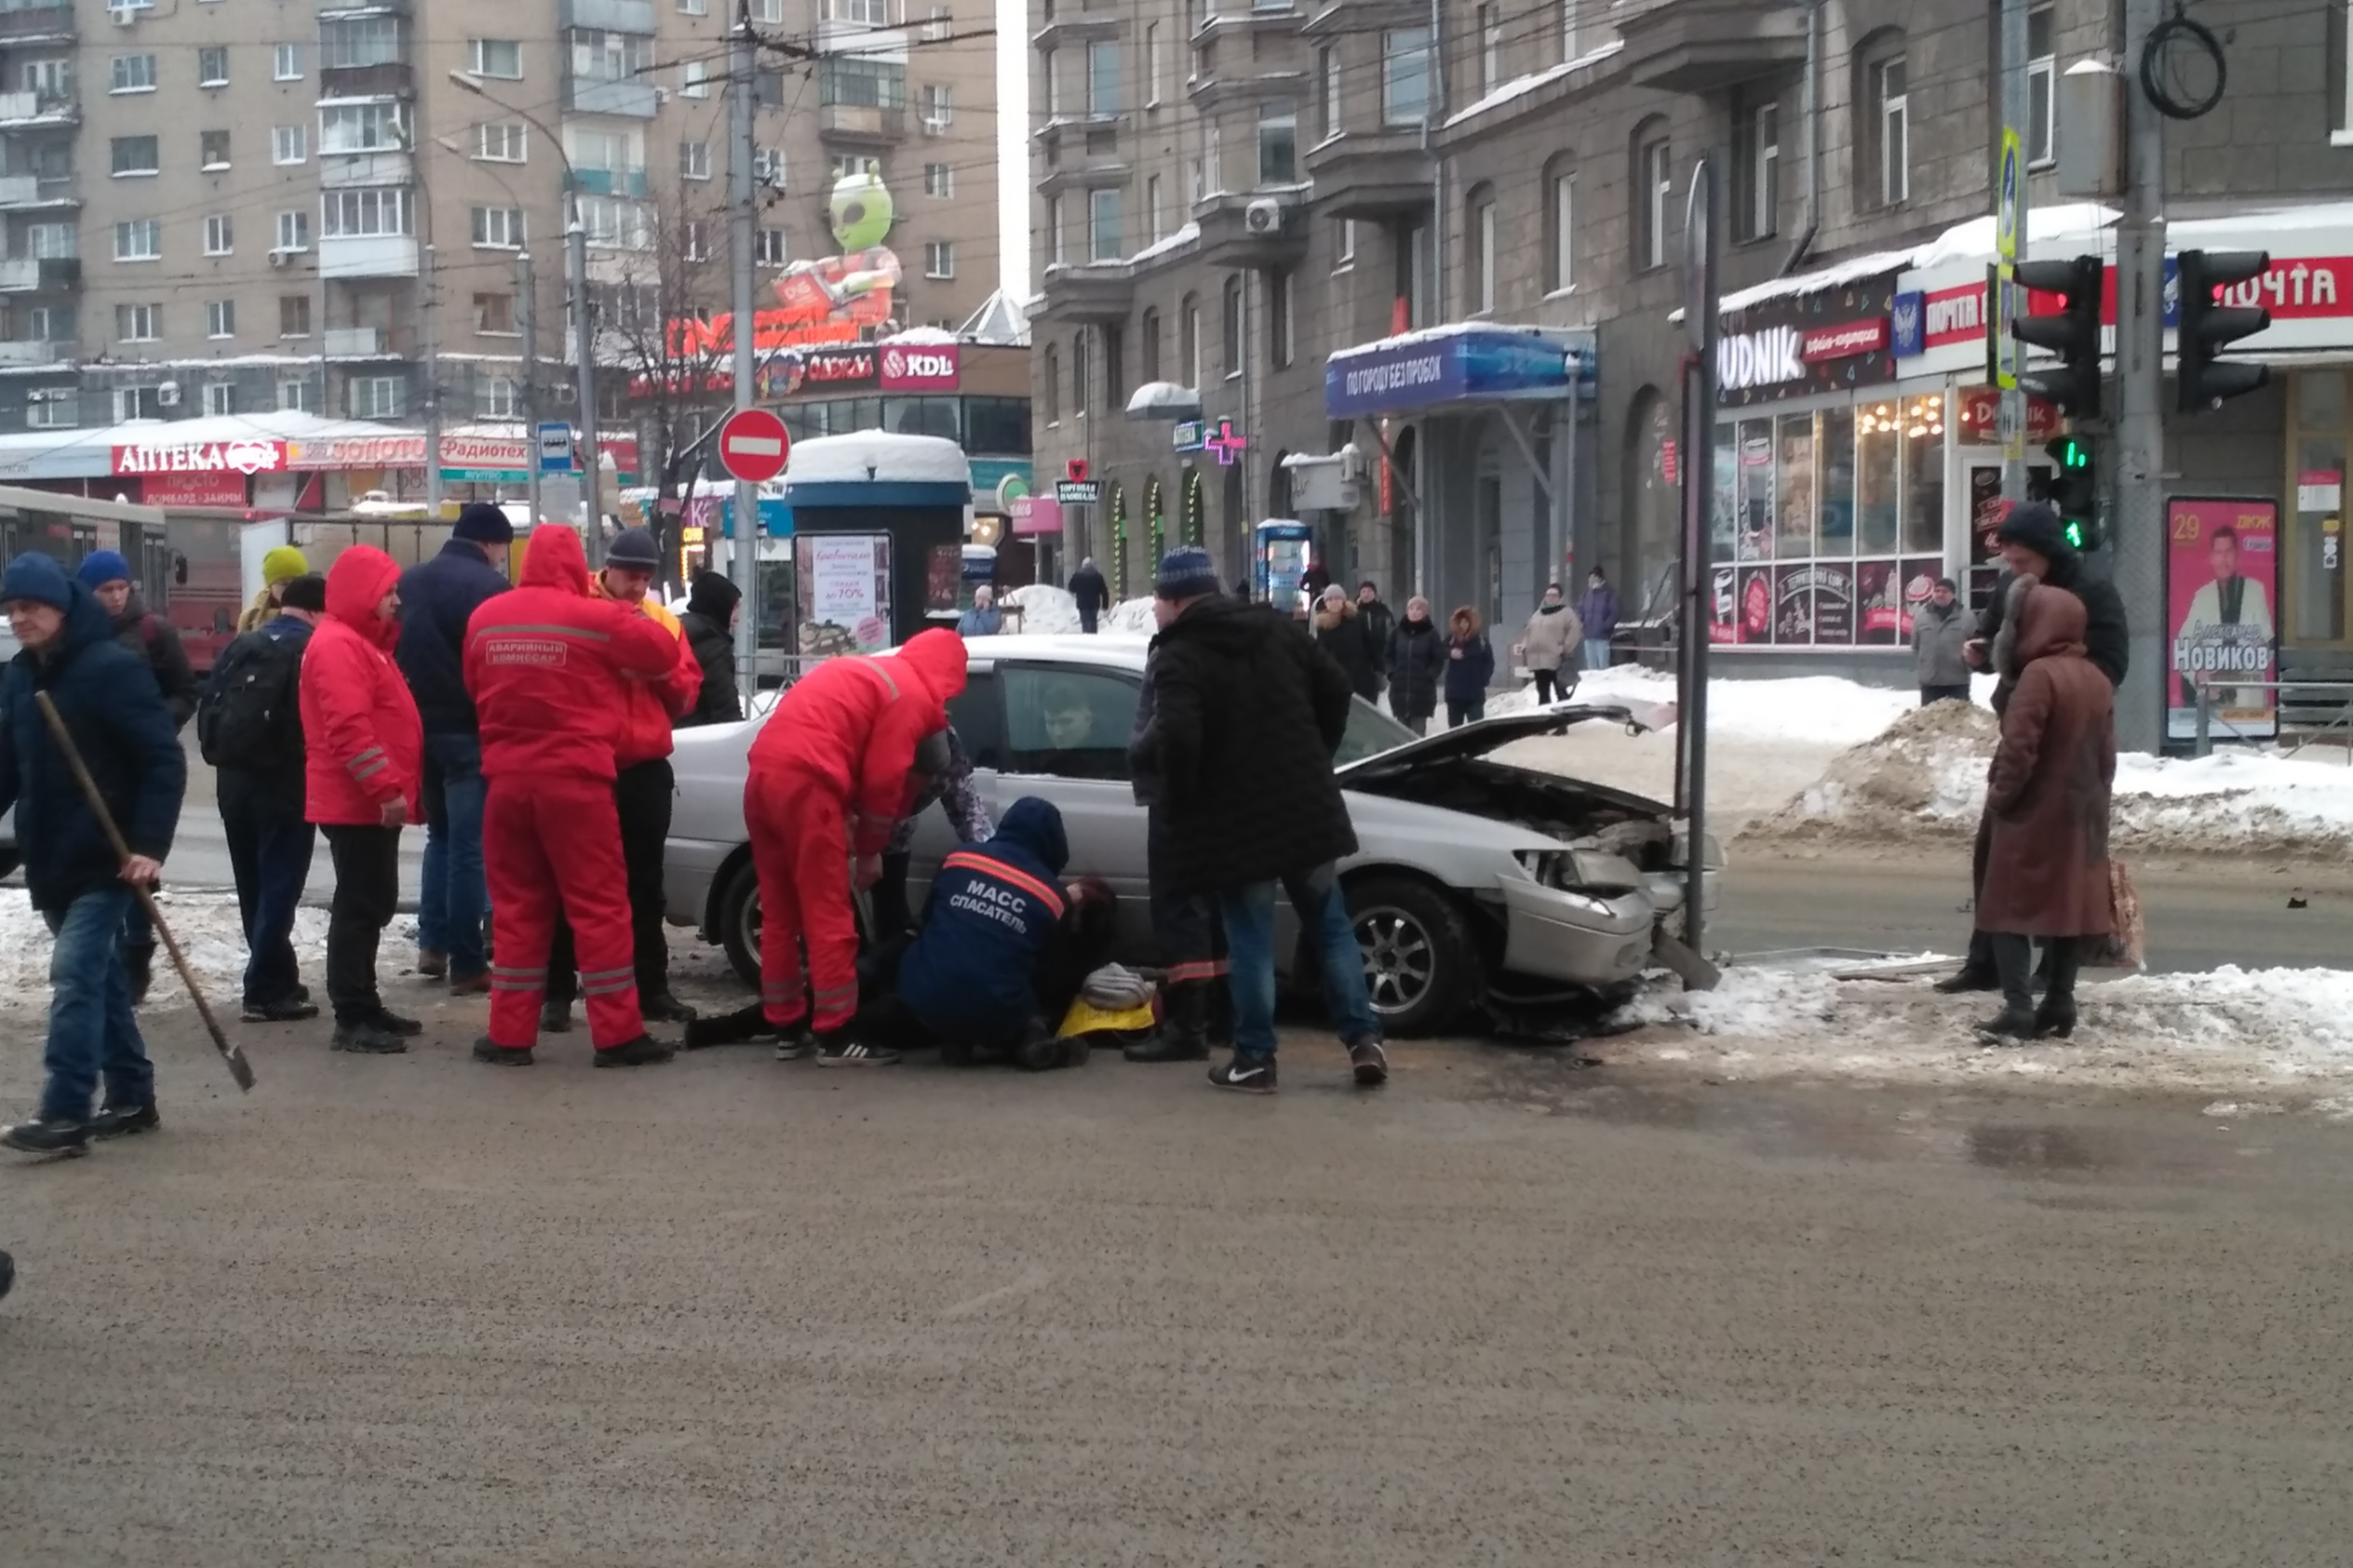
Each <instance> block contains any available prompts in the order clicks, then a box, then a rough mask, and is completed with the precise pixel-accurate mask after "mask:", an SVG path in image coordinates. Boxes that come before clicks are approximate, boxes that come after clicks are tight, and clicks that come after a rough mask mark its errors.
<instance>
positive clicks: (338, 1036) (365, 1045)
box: [331, 1018, 409, 1056]
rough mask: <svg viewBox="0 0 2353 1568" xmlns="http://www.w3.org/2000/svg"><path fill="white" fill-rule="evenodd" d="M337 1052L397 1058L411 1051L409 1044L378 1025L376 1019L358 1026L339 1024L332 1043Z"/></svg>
mask: <svg viewBox="0 0 2353 1568" xmlns="http://www.w3.org/2000/svg"><path fill="white" fill-rule="evenodd" d="M331 1043H332V1047H333V1049H335V1050H337V1051H348V1052H351V1053H352V1054H353V1055H355V1056H397V1055H399V1054H401V1053H402V1052H405V1051H407V1050H408V1049H409V1042H408V1041H407V1040H405V1039H401V1038H400V1037H399V1036H398V1035H396V1034H393V1033H391V1032H389V1031H388V1030H386V1029H384V1028H383V1026H381V1025H378V1024H377V1023H376V1021H375V1020H374V1019H372V1018H371V1019H366V1020H363V1021H362V1022H360V1023H357V1024H338V1025H335V1038H334V1040H333V1041H332V1042H331Z"/></svg>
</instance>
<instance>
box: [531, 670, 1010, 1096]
mask: <svg viewBox="0 0 2353 1568" xmlns="http://www.w3.org/2000/svg"><path fill="white" fill-rule="evenodd" d="M962 690H964V639H963V638H961V637H958V636H957V635H956V634H955V633H954V632H951V631H948V630H946V629H944V628H941V629H934V630H932V631H928V632H918V633H917V634H916V635H915V636H914V637H910V638H908V643H907V646H906V647H904V648H902V649H900V650H898V651H897V652H896V653H893V654H885V655H883V656H881V657H879V658H840V659H829V660H827V662H826V663H822V664H819V665H818V666H817V667H816V668H815V669H814V670H813V671H811V672H810V673H809V674H808V675H806V676H804V677H801V678H800V680H799V681H797V682H795V683H794V685H793V686H792V687H791V688H790V689H789V690H787V691H786V692H785V694H784V696H783V698H782V699H781V700H779V701H778V702H777V704H776V707H775V711H774V712H773V713H772V714H771V715H770V716H769V719H768V722H767V724H766V725H764V726H763V727H762V728H761V730H760V737H759V739H757V740H755V741H754V742H753V743H752V751H751V772H750V777H749V778H748V779H746V782H745V784H744V821H745V824H746V825H747V826H748V827H749V828H750V829H751V838H752V865H753V868H754V869H755V871H756V872H757V873H758V874H759V877H760V1006H761V1011H762V1012H763V1014H764V1015H765V1017H766V1018H767V1021H768V1023H769V1025H770V1026H771V1027H772V1028H774V1029H777V1030H780V1031H782V1032H783V1033H784V1037H785V1040H784V1043H783V1044H780V1045H779V1046H778V1047H777V1049H776V1054H777V1055H778V1056H780V1057H787V1058H789V1057H793V1056H799V1055H800V1054H801V1053H802V1052H804V1051H805V1050H806V1049H807V1045H806V1042H804V1041H803V1040H802V1039H801V1038H800V1031H801V1030H802V1028H803V1027H804V1026H813V1028H814V1029H815V1031H816V1035H817V1039H816V1045H817V1052H818V1054H817V1060H818V1062H819V1063H820V1064H821V1065H827V1066H838V1065H845V1064H859V1065H864V1064H868V1063H875V1064H880V1063H888V1062H895V1061H896V1060H898V1053H897V1052H894V1051H889V1050H884V1049H880V1048H877V1047H873V1046H868V1045H862V1044H860V1043H859V1042H858V1041H856V1040H854V1039H851V1038H850V1031H849V1023H850V1018H851V1015H852V1014H854V1012H857V1007H858V973H857V960H858V927H857V918H856V915H855V913H854V911H853V909H852V907H851V885H850V884H851V878H852V876H853V874H854V875H855V876H856V877H857V878H858V886H859V887H861V888H865V887H870V886H872V885H873V883H874V881H875V880H876V878H879V877H880V876H881V866H882V858H881V857H882V850H883V847H884V846H885V845H886V844H887V843H889V841H890V838H891V829H892V828H893V827H894V826H895V825H897V823H898V820H899V818H900V817H902V816H904V815H906V814H907V810H908V806H909V804H910V803H911V801H912V798H913V791H914V775H915V773H916V771H917V768H916V757H917V753H918V750H919V748H921V747H922V746H923V744H924V743H925V742H926V741H927V740H929V739H930V738H931V737H933V736H938V737H940V741H939V743H938V744H937V749H938V753H939V756H938V760H937V764H936V768H937V769H938V770H944V769H945V768H946V767H947V746H946V744H945V742H946V734H947V729H948V709H947V704H948V699H949V698H950V697H953V696H955V695H957V694H958V693H959V692H961V691H962ZM853 858H855V861H856V870H855V873H853V870H852V865H851V863H852V860H853ZM501 918H502V919H503V918H504V916H503V915H502V917H501ZM804 939H805V941H806V943H807V945H808V951H809V981H808V988H810V989H813V990H814V991H815V993H816V994H815V995H814V996H813V997H811V996H808V995H806V994H805V991H804V987H803V985H802V983H801V972H800V951H799V949H800V945H801V944H802V942H803V940H804Z"/></svg>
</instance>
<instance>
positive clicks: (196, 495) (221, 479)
mask: <svg viewBox="0 0 2353 1568" xmlns="http://www.w3.org/2000/svg"><path fill="white" fill-rule="evenodd" d="M139 499H140V500H141V502H142V503H145V504H147V505H149V506H242V505H244V504H245V476H244V475H242V474H240V473H238V472H236V470H235V469H231V470H229V471H228V472H226V473H221V472H218V471H215V472H211V473H204V474H150V475H148V476H146V477H145V478H143V479H141V480H140V482H139Z"/></svg>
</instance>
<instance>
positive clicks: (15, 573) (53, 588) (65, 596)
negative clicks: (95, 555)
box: [0, 550, 121, 610]
mask: <svg viewBox="0 0 2353 1568" xmlns="http://www.w3.org/2000/svg"><path fill="white" fill-rule="evenodd" d="M115 558H116V559H117V560H119V559H121V557H120V556H116V557H115ZM10 599H29V600H31V601H32V602H33V603H34V604H47V605H54V606H56V607H57V608H58V609H60V610H71V609H73V608H74V584H73V583H70V582H68V581H67V580H66V576H65V569H64V568H63V567H61V566H60V565H58V564H57V562H56V561H54V560H52V559H50V558H49V557H48V556H44V555H42V554H41V553H40V552H39V551H37V550H28V551H26V552H25V553H24V554H23V555H21V556H18V557H17V558H16V559H15V560H13V561H10V562H9V563H8V570H7V571H5V572H0V604H5V603H7V601H8V600H10Z"/></svg>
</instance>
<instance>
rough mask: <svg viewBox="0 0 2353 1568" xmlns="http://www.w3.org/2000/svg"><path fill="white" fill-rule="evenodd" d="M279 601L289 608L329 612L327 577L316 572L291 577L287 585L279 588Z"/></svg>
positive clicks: (319, 613) (315, 612) (315, 613)
mask: <svg viewBox="0 0 2353 1568" xmlns="http://www.w3.org/2000/svg"><path fill="white" fill-rule="evenodd" d="M278 603H280V604H282V605H284V606H285V607H286V608H287V609H289V610H309V611H310V612H311V613H312V614H314V615H324V614H326V613H327V579H325V578H324V577H321V576H319V575H318V574H317V573H316V572H309V573H306V574H305V575H303V576H301V577H289V578H288V579H287V580H286V586H285V587H283V588H281V589H279V590H278Z"/></svg>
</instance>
